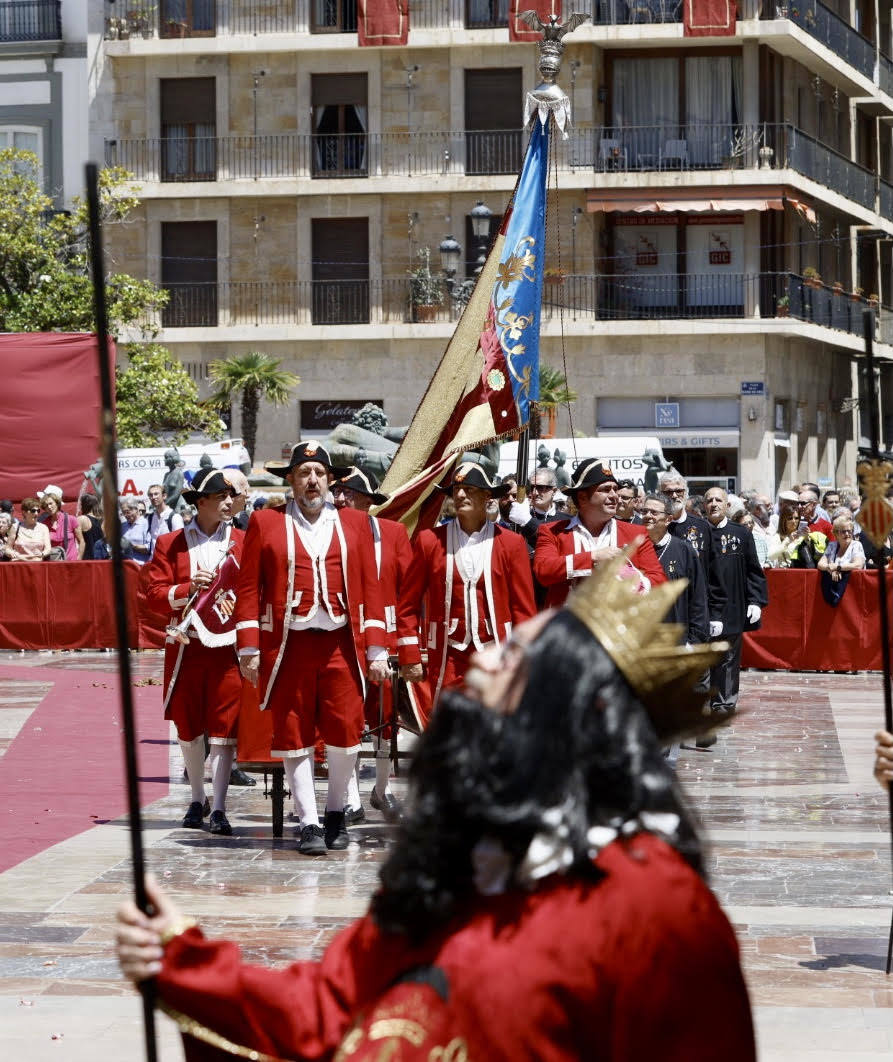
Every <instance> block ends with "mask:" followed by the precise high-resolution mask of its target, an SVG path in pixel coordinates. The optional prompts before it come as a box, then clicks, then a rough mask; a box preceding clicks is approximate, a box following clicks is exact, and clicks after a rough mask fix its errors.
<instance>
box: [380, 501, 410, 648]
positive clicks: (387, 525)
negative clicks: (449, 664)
mask: <svg viewBox="0 0 893 1062" xmlns="http://www.w3.org/2000/svg"><path fill="white" fill-rule="evenodd" d="M369 523H370V524H371V525H372V537H373V542H374V548H375V560H376V565H377V568H378V580H379V583H380V584H381V597H382V601H383V603H384V614H385V628H386V629H385V646H386V647H387V650H388V652H389V653H390V654H391V655H392V656H395V655H396V654H397V651H398V648H399V646H400V644H401V642H402V643H403V644H404V645H418V634H417V627H418V625H417V623H416V622H415V620H414V619H413V617H411V616H409V615H408V614H407V613H404V614H403V616H402V617H398V612H397V602H398V601H399V600H400V596H401V594H402V590H403V584H404V582H405V581H406V576H407V574H408V572H409V567H410V565H411V564H412V546H411V545H410V544H409V535H408V534H407V533H406V528H405V527H404V526H403V524H401V523H398V522H397V521H396V520H385V519H382V518H380V517H377V516H370V517H369ZM405 639H409V641H406V640H405Z"/></svg>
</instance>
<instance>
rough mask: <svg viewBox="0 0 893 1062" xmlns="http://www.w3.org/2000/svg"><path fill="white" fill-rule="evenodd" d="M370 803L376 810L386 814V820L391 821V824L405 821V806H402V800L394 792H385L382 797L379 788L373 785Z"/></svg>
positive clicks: (394, 824)
mask: <svg viewBox="0 0 893 1062" xmlns="http://www.w3.org/2000/svg"><path fill="white" fill-rule="evenodd" d="M369 803H370V804H371V805H372V807H374V808H375V810H376V811H380V812H381V813H382V814H383V815H384V820H385V822H387V823H390V824H391V826H396V825H397V823H398V822H402V821H403V808H401V807H400V801H399V800H398V799H397V798H396V797H395V796H394V794H393V793H385V795H384V796H383V797H380V796H379V795H378V790H377V789H376V788H375V787H374V786H373V788H372V795H371V796H370V797H369Z"/></svg>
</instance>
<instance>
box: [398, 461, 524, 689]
mask: <svg viewBox="0 0 893 1062" xmlns="http://www.w3.org/2000/svg"><path fill="white" fill-rule="evenodd" d="M439 489H440V490H442V491H443V492H444V493H445V494H449V495H450V496H451V497H452V499H453V504H454V505H455V508H456V518H455V520H450V521H449V522H448V523H446V524H442V525H441V526H440V527H437V528H435V529H434V530H433V531H428V530H425V531H422V532H421V533H420V534H418V535H417V536H416V538H415V541H414V542H413V558H412V564H411V565H410V568H409V573H408V574H407V577H406V580H405V583H404V585H403V587H402V588H401V592H400V600H399V601H398V603H397V611H398V616H399V617H400V619H399V620H398V624H399V623H402V622H405V621H406V620H412V619H413V617H421V616H422V610H423V607H424V619H423V620H422V624H421V632H422V637H423V639H424V638H427V645H428V687H429V690H430V694H431V703H432V704H435V703H436V700H437V697H438V695H439V693H440V691H441V690H442V689H448V688H449V687H451V686H458V685H461V682H462V677H463V676H464V675H465V672H466V671H467V670H468V667H469V663H470V660H471V657H472V656H473V655H474V653H475V652H477V651H480V650H482V649H486V648H488V647H490V646H493V645H501V644H502V643H503V642H504V641H505V640H506V639H507V638H508V637H509V635H510V634H511V631H512V626H513V625H515V624H518V623H522V622H523V621H524V620H526V619H529V618H530V617H531V616H533V615H534V614H535V613H536V603H535V601H534V597H533V580H532V579H531V576H530V560H529V558H528V554H527V546H526V544H525V542H524V539H523V538H521V536H520V535H517V534H515V532H513V531H507V530H506V529H505V528H503V527H499V526H498V525H496V524H495V523H492V522H491V521H489V520H488V519H487V503H488V502H489V501H490V499H491V498H499V497H501V496H502V495H503V494H504V493H505V492H506V491H507V490H508V489H509V488H508V484H500V485H499V486H497V485H495V484H494V483H492V482H491V481H490V479H489V478H488V476H487V474H486V472H484V470H483V468H481V466H480V465H478V464H475V463H474V462H471V461H466V462H463V463H462V464H460V465H459V467H458V468H457V469H456V471H455V473H454V475H453V479H452V482H450V483H448V484H447V485H446V486H445V487H441V488H439ZM401 640H402V639H401ZM399 649H400V663H401V665H402V666H403V675H404V678H406V679H407V681H409V682H418V681H419V680H420V679H421V677H422V665H421V653H420V648H419V644H418V641H417V640H416V641H415V642H414V643H413V642H411V641H406V642H404V644H401V645H400V646H399Z"/></svg>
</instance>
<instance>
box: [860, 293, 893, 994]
mask: <svg viewBox="0 0 893 1062" xmlns="http://www.w3.org/2000/svg"><path fill="white" fill-rule="evenodd" d="M862 327H863V331H864V333H865V374H866V380H865V389H866V394H867V396H868V424H869V436H870V442H871V463H870V467H873V468H880V467H881V466H882V464H883V462H882V460H881V447H880V428H879V425H878V408H877V387H876V384H875V376H874V313H873V312H872V311H871V310H865V311H863V314H862ZM886 470H889V465H888V466H887V469H886ZM886 470H885V471H886ZM863 478H865V479H866V480H867V477H862V476H860V480H861V479H863ZM882 478H883V484H884V485H887V484H888V483H889V475H887V476H884V477H882ZM880 481H881V480H880V477H878V478H875V479H874V480H873V485H872V486H869V487H867V489H865V488H863V490H862V494H863V497H864V496H865V495H866V494H867V495H868V496H869V505H872V507H873V508H874V505H873V503H876V502H877V501H884V502H886V497H885V495H886V491H885V490H884V491H882V492H881V491H878V489H877V485H878V483H879V482H880ZM880 494H883V495H884V497H883V498H881V497H880V496H879V495H880ZM872 496H874V497H872ZM867 507H868V506H866V508H867ZM872 515H873V514H872ZM860 519H861V517H860ZM868 530H869V534H870V535H871V539H872V542H873V543H874V544H875V564H876V565H877V573H878V604H879V606H880V612H881V662H882V664H881V666H882V667H883V675H884V726H885V729H886V730H887V731H888V732H891V733H893V689H891V685H890V683H891V679H893V673H891V665H890V617H889V614H888V612H887V566H886V558H885V557H884V542H885V541H886V538H887V535H888V534H889V533H890V520H889V518H888V519H887V523H886V527H884V526H883V524H880V525H878V526H876V527H869V528H868ZM889 797H890V844H891V854H893V786H891V787H890V792H889ZM891 966H893V920H891V922H890V936H889V938H888V940H887V973H888V974H889V973H890V969H891Z"/></svg>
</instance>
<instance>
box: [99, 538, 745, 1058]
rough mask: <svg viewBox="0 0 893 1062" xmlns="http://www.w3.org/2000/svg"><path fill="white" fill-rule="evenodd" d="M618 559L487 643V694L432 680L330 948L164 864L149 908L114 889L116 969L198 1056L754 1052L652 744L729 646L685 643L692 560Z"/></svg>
mask: <svg viewBox="0 0 893 1062" xmlns="http://www.w3.org/2000/svg"><path fill="white" fill-rule="evenodd" d="M624 562H625V556H623V555H621V557H620V558H618V560H617V561H616V562H613V563H611V564H605V565H604V566H601V567H600V568H599V570H598V572H597V573H596V574H594V575H592V576H591V577H590V578H588V579H585V580H582V583H583V586H582V587H581V589H580V590H579V591H578V592H577V593H576V594H575V595H573V596H572V597H571V598H570V599H569V601H568V605H567V607H566V608H564V609H563V610H561V611H560V612H559V613H557V614H556V613H554V612H553V613H545V614H542V615H540V616H537V617H535V618H534V619H532V620H530V621H528V622H527V623H525V624H521V625H519V626H518V627H517V628H516V629H515V631H514V632H513V635H512V638H511V639H510V640H509V641H508V642H507V643H506V644H505V647H504V648H505V652H504V654H500V653H499V652H497V651H493V650H491V651H489V652H488V653H482V654H479V655H478V657H477V658H476V661H475V664H474V665H473V668H472V671H471V672H470V673H469V674H470V676H471V677H470V680H469V682H470V686H471V688H473V689H475V690H477V691H478V693H479V696H478V697H477V698H472V697H471V696H470V695H469V694H467V693H465V692H462V691H458V690H451V691H446V692H445V693H444V694H443V696H442V699H441V702H440V706H439V708H438V710H437V712H436V713H435V714H434V716H433V717H432V720H431V723H430V725H429V727H428V729H427V730H426V732H425V733H424V734H423V735H422V737H421V738H419V741H418V744H417V746H416V753H415V756H414V759H413V764H412V767H411V768H410V800H409V803H408V808H407V816H406V819H405V821H404V824H403V825H402V826H401V828H400V832H399V834H398V836H397V840H396V843H395V844H394V846H393V848H392V849H391V852H390V854H389V856H388V858H387V860H386V862H385V863H384V865H383V867H382V870H381V881H380V887H379V890H378V891H377V892H376V894H375V895H374V897H373V898H372V902H371V907H370V910H369V912H368V914H367V915H366V916H365V917H364V918H362V919H360V920H359V921H357V922H356V923H355V924H354V925H352V926H350V927H348V928H347V929H346V930H344V931H343V932H342V933H341V934H339V936H338V937H336V938H335V940H334V941H333V942H332V944H331V945H330V946H329V948H328V949H327V951H326V953H325V955H324V956H323V958H322V960H321V961H320V962H301V963H295V964H293V965H292V966H290V967H288V968H287V969H279V970H272V969H266V968H263V967H259V966H249V965H246V964H244V963H242V962H241V960H240V958H239V951H238V948H237V947H236V945H234V944H231V943H227V942H223V941H220V942H214V941H211V940H208V939H206V938H205V937H204V936H203V935H202V933H201V932H200V931H199V930H198V929H197V928H196V927H195V924H194V923H192V922H187V921H186V920H184V919H183V917H182V915H181V914H180V912H179V911H178V910H177V908H176V907H175V905H174V904H173V902H172V901H171V899H170V898H169V897H168V895H167V894H166V893H165V892H164V891H163V890H162V889H161V888H159V887H158V886H157V885H155V884H154V883H151V884H150V886H149V896H150V899H151V902H152V904H153V906H154V910H155V914H154V915H153V916H152V917H149V916H147V915H144V914H142V913H141V912H140V911H138V910H137V908H136V907H135V906H134V905H133V904H125V905H124V906H123V907H122V908H121V909H120V910H119V914H118V919H119V926H118V932H117V940H118V956H119V961H120V963H121V966H122V969H123V971H124V973H125V974H126V975H127V976H128V977H130V978H131V979H132V980H134V981H140V980H143V979H145V978H147V977H155V978H156V988H157V992H158V997H159V999H160V1000H161V1003H162V1006H163V1007H164V1009H165V1010H166V1011H167V1012H168V1013H169V1014H171V1015H172V1016H173V1017H174V1018H175V1020H176V1021H177V1022H178V1024H179V1025H180V1027H181V1029H182V1030H183V1031H184V1032H185V1033H186V1035H185V1036H184V1046H185V1048H186V1056H187V1059H189V1060H190V1062H192V1060H197V1059H202V1060H211V1059H215V1060H218V1059H219V1060H222V1059H223V1058H225V1057H230V1056H231V1055H232V1054H239V1055H242V1056H244V1057H254V1058H261V1059H265V1060H268V1059H271V1058H278V1059H286V1058H301V1059H305V1060H308V1059H332V1058H333V1057H337V1058H338V1059H339V1060H342V1059H344V1060H346V1059H351V1060H354V1062H356V1060H360V1059H367V1060H372V1059H376V1060H378V1059H382V1058H388V1059H389V1060H391V1062H409V1060H413V1062H415V1060H418V1062H423V1060H430V1059H434V1058H440V1059H448V1058H449V1059H453V1060H456V1062H458V1060H460V1059H468V1060H471V1062H484V1060H486V1062H503V1060H505V1062H508V1060H509V1059H511V1060H512V1062H533V1060H542V1059H546V1058H548V1059H550V1060H551V1062H564V1060H567V1062H570V1060H584V1059H585V1060H587V1062H595V1060H599V1062H642V1060H643V1059H649V1058H661V1059H669V1060H670V1062H681V1060H683V1059H685V1060H686V1062H714V1060H715V1062H719V1060H723V1062H752V1060H753V1059H754V1058H755V1049H754V1039H753V1030H752V1026H751V1017H750V1008H749V1004H748V1000H747V992H746V989H745V986H744V981H743V978H742V975H741V969H740V965H739V960H738V949H737V944H736V941H735V937H734V934H733V932H732V930H731V927H730V926H729V924H728V921H727V920H726V918H725V916H724V915H723V913H722V911H721V910H720V908H719V906H718V904H717V902H716V900H715V899H714V897H713V895H712V894H711V892H710V890H709V889H708V888H707V886H706V884H705V882H704V877H703V875H704V868H703V853H702V850H701V844H700V841H699V838H698V835H697V831H696V828H695V825H694V822H693V819H692V816H691V813H690V812H689V811H688V809H687V808H686V807H685V805H684V802H683V800H682V797H681V795H680V793H679V791H678V789H677V787H676V782H675V776H674V774H673V771H672V769H671V768H670V767H669V766H668V765H667V763H666V761H665V760H664V757H663V752H662V742H663V741H667V740H670V739H671V738H672V735H673V734H674V733H678V732H679V730H680V729H683V730H686V729H687V730H688V731H689V732H691V729H692V724H694V726H695V728H696V727H697V726H698V725H700V726H703V725H704V723H705V718H704V716H703V714H702V707H703V705H702V702H703V695H701V696H696V695H695V694H693V692H692V688H693V686H694V684H695V682H696V681H697V678H698V677H699V675H700V673H701V672H702V671H703V670H704V668H705V667H707V666H709V664H710V662H712V661H714V660H715V659H716V658H717V657H718V655H719V652H720V651H721V649H720V647H716V648H714V649H709V648H707V647H703V646H694V647H691V648H690V649H689V650H686V649H685V648H684V647H680V646H679V645H678V644H676V632H675V631H671V629H670V628H668V627H665V626H664V625H663V623H662V620H663V616H664V615H665V613H666V611H667V609H668V607H669V605H670V604H671V601H672V599H674V597H675V596H676V594H677V593H678V591H679V590H680V589H681V588H682V581H677V582H675V583H666V584H663V585H662V586H660V587H655V588H654V589H652V592H651V593H650V594H647V595H645V596H644V597H642V596H637V595H634V594H632V593H631V592H630V586H629V584H628V583H626V582H622V581H620V580H619V579H618V572H619V570H620V567H621V565H622V564H623V563H624ZM665 588H666V589H665ZM530 639H533V640H530ZM722 648H724V646H723V647H722ZM250 1052H257V1053H255V1054H250ZM336 1053H337V1054H336Z"/></svg>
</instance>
